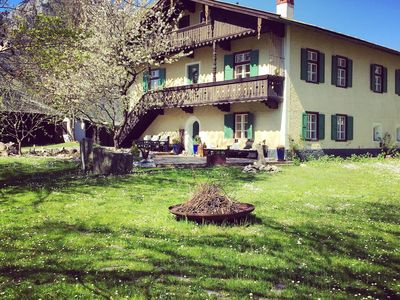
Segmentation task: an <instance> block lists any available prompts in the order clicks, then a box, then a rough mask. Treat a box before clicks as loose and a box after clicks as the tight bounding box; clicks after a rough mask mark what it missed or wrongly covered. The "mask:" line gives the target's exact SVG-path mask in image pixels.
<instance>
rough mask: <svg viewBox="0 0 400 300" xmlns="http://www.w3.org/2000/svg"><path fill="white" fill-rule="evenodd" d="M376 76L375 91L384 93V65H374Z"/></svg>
mask: <svg viewBox="0 0 400 300" xmlns="http://www.w3.org/2000/svg"><path fill="white" fill-rule="evenodd" d="M373 69H374V73H373V74H374V76H373V80H374V87H375V88H374V92H377V93H382V82H383V80H382V79H383V78H382V77H383V76H382V75H383V70H382V66H378V65H375V66H374V68H373Z"/></svg>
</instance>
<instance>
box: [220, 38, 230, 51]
mask: <svg viewBox="0 0 400 300" xmlns="http://www.w3.org/2000/svg"><path fill="white" fill-rule="evenodd" d="M219 46H220V47H221V48H222V49H224V50H225V51H231V49H232V47H231V41H230V40H225V41H220V42H219Z"/></svg>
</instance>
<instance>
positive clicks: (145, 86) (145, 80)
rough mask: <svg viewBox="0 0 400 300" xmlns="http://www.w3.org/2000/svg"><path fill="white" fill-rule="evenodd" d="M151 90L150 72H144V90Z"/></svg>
mask: <svg viewBox="0 0 400 300" xmlns="http://www.w3.org/2000/svg"><path fill="white" fill-rule="evenodd" d="M148 91H149V72H144V73H143V92H145V93H147V92H148Z"/></svg>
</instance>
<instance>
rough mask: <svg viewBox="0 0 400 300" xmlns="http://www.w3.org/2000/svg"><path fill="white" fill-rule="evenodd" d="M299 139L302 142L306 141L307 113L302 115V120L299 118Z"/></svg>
mask: <svg viewBox="0 0 400 300" xmlns="http://www.w3.org/2000/svg"><path fill="white" fill-rule="evenodd" d="M301 122H302V124H301V138H302V139H303V140H305V139H306V137H307V126H308V116H307V113H303V115H302V118H301Z"/></svg>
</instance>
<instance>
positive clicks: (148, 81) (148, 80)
mask: <svg viewBox="0 0 400 300" xmlns="http://www.w3.org/2000/svg"><path fill="white" fill-rule="evenodd" d="M147 72H148V74H149V75H148V76H149V77H148V78H147V90H148V91H150V90H151V66H150V65H148V67H147Z"/></svg>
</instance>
